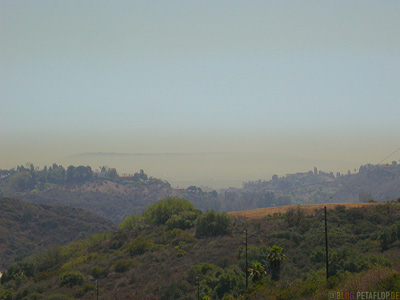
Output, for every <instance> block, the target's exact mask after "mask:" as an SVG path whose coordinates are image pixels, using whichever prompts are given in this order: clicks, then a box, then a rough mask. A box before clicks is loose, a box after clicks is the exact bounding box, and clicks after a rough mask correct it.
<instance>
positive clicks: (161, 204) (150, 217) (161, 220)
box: [143, 197, 200, 225]
mask: <svg viewBox="0 0 400 300" xmlns="http://www.w3.org/2000/svg"><path fill="white" fill-rule="evenodd" d="M189 212H190V213H192V214H190V213H189ZM183 213H186V217H185V214H183ZM193 214H194V215H193ZM198 214H200V211H198V210H197V209H195V208H194V206H193V204H192V203H190V202H189V201H187V200H185V199H180V198H174V197H168V198H166V199H164V200H162V201H158V202H157V203H155V204H153V205H150V206H149V207H148V208H147V209H146V210H145V211H144V213H143V216H144V219H145V221H146V222H147V223H150V224H153V225H165V224H166V223H167V222H168V220H169V219H170V218H171V217H172V216H174V215H183V220H186V219H187V218H188V216H189V220H190V218H191V217H193V216H197V215H198ZM174 218H175V219H176V220H174V221H171V223H170V224H171V225H172V224H174V223H175V224H180V222H179V221H178V219H179V218H177V217H174ZM194 219H195V218H194ZM184 224H185V222H184ZM186 225H187V224H186Z"/></svg>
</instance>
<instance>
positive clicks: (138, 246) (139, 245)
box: [129, 237, 153, 257]
mask: <svg viewBox="0 0 400 300" xmlns="http://www.w3.org/2000/svg"><path fill="white" fill-rule="evenodd" d="M152 245H153V241H152V240H146V239H145V238H142V237H138V238H136V239H135V240H133V241H132V242H131V243H130V245H129V255H130V256H131V257H132V256H135V255H141V254H144V253H146V252H147V251H149V250H150V249H151V248H152Z"/></svg>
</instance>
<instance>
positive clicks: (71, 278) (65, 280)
mask: <svg viewBox="0 0 400 300" xmlns="http://www.w3.org/2000/svg"><path fill="white" fill-rule="evenodd" d="M82 283H83V275H82V273H81V272H79V271H71V272H67V273H64V274H63V275H62V276H61V286H64V285H67V286H69V287H73V286H75V285H81V284H82Z"/></svg>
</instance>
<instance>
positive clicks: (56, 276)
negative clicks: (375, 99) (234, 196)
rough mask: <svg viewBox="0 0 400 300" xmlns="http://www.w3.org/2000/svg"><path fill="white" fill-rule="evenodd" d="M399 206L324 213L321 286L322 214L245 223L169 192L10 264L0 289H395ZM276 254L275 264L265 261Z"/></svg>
mask: <svg viewBox="0 0 400 300" xmlns="http://www.w3.org/2000/svg"><path fill="white" fill-rule="evenodd" d="M399 212H400V206H399V204H398V203H390V204H382V205H376V206H366V207H362V208H352V209H346V208H345V207H344V206H340V205H339V206H336V207H335V208H332V209H329V210H328V223H329V234H328V237H329V245H330V246H329V248H330V249H329V253H330V254H329V265H330V269H329V270H330V273H329V275H330V279H329V282H328V283H327V282H326V279H325V248H324V232H323V230H324V223H323V220H324V216H323V214H322V211H317V212H315V213H314V214H311V215H309V214H305V213H304V212H303V211H302V210H301V209H299V208H298V207H297V206H294V207H293V208H292V209H291V210H288V211H287V212H286V213H285V214H279V215H275V216H269V217H267V218H263V219H256V220H246V219H243V218H231V217H229V216H228V215H227V214H224V213H222V214H217V213H215V212H208V213H200V212H199V211H197V210H195V209H194V207H193V206H192V205H191V204H190V203H188V202H186V201H185V200H181V199H174V198H170V199H166V200H165V201H162V202H159V203H157V204H156V205H153V206H151V207H149V208H148V209H147V210H146V211H145V213H144V214H143V215H142V216H132V217H129V218H127V219H126V220H125V221H124V222H123V223H122V224H121V225H120V230H119V231H118V232H114V233H108V234H97V235H94V236H92V237H90V238H88V239H86V240H82V241H79V242H75V243H70V244H68V245H67V246H64V247H61V248H60V249H57V250H53V251H49V252H47V253H46V254H45V255H42V256H40V257H31V258H29V259H27V260H25V261H24V262H21V263H19V264H16V265H13V266H12V267H10V268H9V269H8V271H7V272H5V274H4V275H3V277H2V280H1V285H0V295H1V293H2V291H3V294H5V293H9V295H11V296H12V295H13V296H14V298H13V299H42V300H50V299H58V300H60V299H88V300H89V299H95V298H96V280H97V281H98V284H99V299H132V300H134V299H137V300H139V299H149V300H151V299H153V300H155V299H159V300H171V299H176V300H180V299H181V300H190V299H192V300H194V299H197V291H199V292H200V295H199V296H200V297H201V298H200V299H215V300H218V299H219V300H221V299H224V300H232V299H235V300H237V299H241V300H244V299H252V300H257V299H260V300H261V299H263V300H265V299H269V300H278V299H285V300H291V299H303V300H309V299H314V300H325V299H327V294H328V292H329V291H342V290H344V291H353V290H356V289H355V284H357V287H358V288H361V289H362V290H363V291H379V292H381V291H385V292H387V291H390V292H392V291H393V292H397V291H398V289H399V288H400V280H399V278H400V275H399V271H400V264H399V262H400V214H399ZM244 230H247V232H248V267H249V277H248V279H249V287H248V288H247V289H246V286H245V277H246V276H245V274H246V273H245V270H246V268H245V266H246V264H245V247H244V241H245V234H244ZM274 246H275V247H274ZM279 249H280V250H279ZM282 249H283V250H282ZM281 250H282V251H283V252H279V251H281ZM271 254H274V256H271ZM282 255H284V256H282ZM279 257H281V258H282V259H281V258H279ZM278 258H279V259H281V262H280V264H279V266H278V267H277V265H276V264H272V263H271V261H275V260H276V259H278ZM264 271H265V272H264ZM273 274H275V275H273ZM277 274H279V276H278V277H277V278H275V279H274V278H273V276H276V275H277ZM206 296H207V297H209V298H206ZM203 297H204V298H203ZM6 299H7V298H6ZM10 299H11V298H10Z"/></svg>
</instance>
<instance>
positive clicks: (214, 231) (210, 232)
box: [196, 210, 232, 237]
mask: <svg viewBox="0 0 400 300" xmlns="http://www.w3.org/2000/svg"><path fill="white" fill-rule="evenodd" d="M231 231H232V218H231V217H230V216H229V215H228V214H227V213H226V212H222V213H216V212H215V211H214V210H210V211H208V212H207V213H205V214H202V215H200V216H199V217H198V218H197V221H196V236H198V237H200V236H217V235H225V234H228V233H230V232H231Z"/></svg>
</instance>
